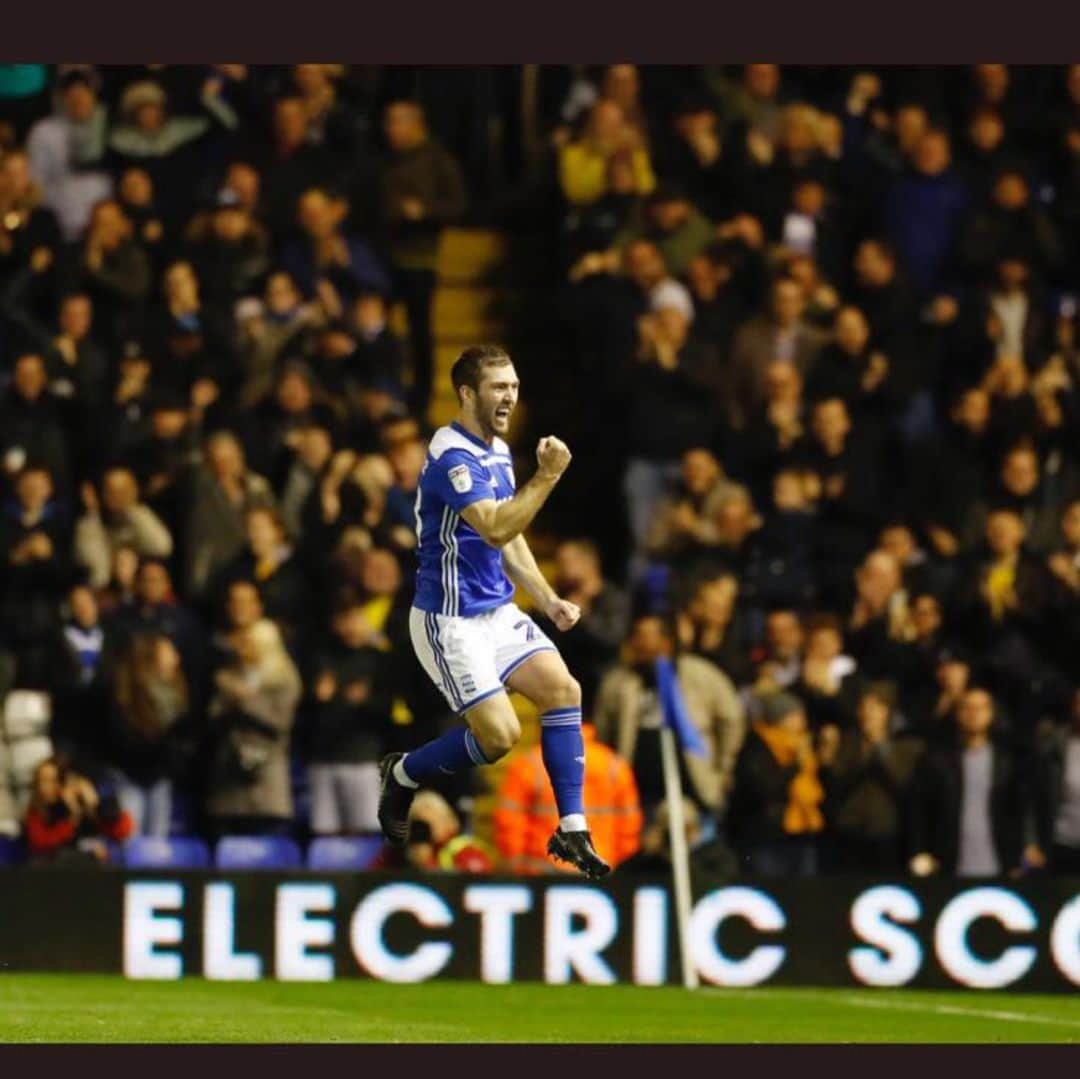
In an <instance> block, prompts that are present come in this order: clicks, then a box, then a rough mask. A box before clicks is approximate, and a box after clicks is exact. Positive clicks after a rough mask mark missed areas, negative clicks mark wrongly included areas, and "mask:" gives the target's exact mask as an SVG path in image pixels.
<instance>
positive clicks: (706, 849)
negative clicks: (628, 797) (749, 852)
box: [619, 797, 739, 882]
mask: <svg viewBox="0 0 1080 1079" xmlns="http://www.w3.org/2000/svg"><path fill="white" fill-rule="evenodd" d="M669 818H670V810H669V808H668V803H667V802H666V801H665V802H661V803H660V805H659V807H658V808H657V810H656V815H655V816H654V817H653V819H652V821H651V823H650V824H649V825H648V826H647V827H646V828H645V829H644V830H643V831H642V833H641V849H640V850H639V851H638V852H637V853H636V854H635V855H634V856H633V857H632V858H628V859H627V860H626V861H625V862H623V863H622V865H621V866H620V869H619V871H620V872H621V873H628V874H631V875H632V876H636V875H638V874H648V875H649V876H651V877H657V878H660V879H663V880H667V879H669V878H670V876H671V829H670V823H669ZM683 822H684V828H685V833H686V844H687V847H688V848H689V851H690V871H691V873H692V874H693V877H694V879H695V880H699V879H701V878H705V879H706V880H710V881H717V882H720V881H724V880H730V879H731V878H732V877H734V876H737V875H738V871H739V863H738V859H737V858H736V857H735V855H734V853H733V852H732V850H731V848H730V847H729V846H728V845H727V843H726V842H725V841H724V839H723V838H722V837H720V836H714V837H713V838H711V839H706V838H705V837H704V834H703V833H704V828H703V826H702V820H701V810H699V809H698V807H697V805H696V804H695V803H694V802H692V801H691V800H690V799H689V798H685V797H684V798H683Z"/></svg>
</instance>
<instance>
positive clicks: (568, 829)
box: [379, 345, 610, 879]
mask: <svg viewBox="0 0 1080 1079" xmlns="http://www.w3.org/2000/svg"><path fill="white" fill-rule="evenodd" d="M451 380H452V381H453V384H454V390H455V392H456V393H457V396H458V401H459V404H460V411H459V412H458V416H457V419H455V420H454V422H453V423H451V424H450V425H449V426H448V427H441V428H440V429H439V430H438V431H436V432H435V434H434V436H433V437H432V439H431V442H430V444H429V446H428V453H427V459H426V461H425V463H424V468H423V472H422V473H421V475H420V482H419V486H418V488H417V493H416V506H415V516H416V531H417V539H418V548H417V560H418V568H417V574H416V595H415V599H414V600H413V606H412V609H411V611H410V613H409V630H410V635H411V637H412V642H413V648H414V649H415V651H416V654H417V657H418V658H419V660H420V663H421V665H422V666H423V668H424V670H425V671H426V672H427V674H428V676H429V677H430V678H431V679H432V681H434V683H435V684H436V685H437V686H438V687H439V689H440V691H441V692H442V693H443V695H444V696H445V697H446V699H447V701H448V702H449V703H450V706H451V707H452V708H453V709H454V710H455V711H456V712H457V713H458V714H459V715H460V716H461V717H462V718H463V719H464V720H465V724H466V725H465V726H464V727H458V728H456V729H454V730H452V731H450V732H449V733H447V734H444V735H443V736H441V737H440V738H436V739H434V740H433V741H431V742H428V743H427V744H426V745H424V746H421V747H420V748H419V749H415V750H413V751H411V752H409V753H391V754H389V755H388V756H387V757H385V758H383V761H382V764H381V784H382V785H381V795H380V800H379V823H380V824H381V826H382V829H383V832H384V834H385V835H386V837H387V838H388V839H389V840H390V841H391V842H392V843H394V844H397V845H401V844H403V843H404V842H405V839H406V835H407V833H408V817H409V807H410V805H411V804H412V799H413V796H414V794H415V792H416V790H417V788H418V787H420V786H421V785H422V784H423V783H425V782H426V781H428V780H430V779H433V778H435V777H437V776H438V775H440V774H443V775H453V774H454V773H455V772H459V771H461V770H463V769H466V768H472V767H474V766H476V765H484V764H490V763H492V762H493V761H496V760H498V759H499V758H500V757H502V756H504V755H505V754H506V753H508V752H509V751H510V750H511V749H512V748H513V746H514V744H515V743H516V742H517V740H518V738H519V737H520V736H521V724H520V723H519V721H518V718H517V715H516V714H515V712H514V708H513V706H512V705H511V703H510V698H509V696H508V691H513V692H516V693H520V694H522V695H523V696H525V697H527V698H529V700H531V701H533V702H534V703H535V704H536V706H537V708H538V709H539V711H540V724H541V747H542V750H543V760H544V766H545V768H546V769H547V772H548V776H549V777H550V779H551V786H552V789H553V790H554V792H555V799H556V802H557V804H558V808H559V825H558V827H557V828H556V830H555V832H554V834H553V835H552V837H551V839H550V841H549V842H548V853H549V854H550V855H551V856H552V857H555V858H558V859H560V860H561V861H564V862H568V863H570V864H571V865H574V866H576V867H577V868H578V869H579V870H581V872H583V873H584V874H585V875H586V876H588V877H590V878H594V879H595V878H599V877H603V876H605V875H606V874H607V873H609V872H610V866H608V865H607V863H606V862H604V861H603V860H602V859H601V858H600V856H599V855H598V854H597V853H596V850H595V849H594V847H593V843H592V838H591V836H590V834H589V831H588V827H587V824H586V821H585V814H584V806H583V802H582V787H583V784H584V775H585V743H584V741H583V739H582V734H581V686H580V685H579V684H578V682H577V680H576V679H575V678H574V677H573V676H572V675H571V674H570V672H569V670H567V667H566V664H565V663H564V662H563V659H562V657H561V656H560V655H559V653H558V651H557V649H556V648H555V645H554V644H552V642H551V641H550V639H549V638H548V637H547V636H546V635H545V634H544V633H543V632H542V631H541V630H540V628H539V627H538V626H537V625H536V623H535V622H534V621H533V620H532V619H531V618H530V617H529V616H528V615H527V614H525V612H524V611H522V610H521V609H520V608H519V607H517V606H516V604H515V603H514V602H513V595H514V586H515V584H516V585H520V586H521V587H522V588H524V589H525V591H526V592H528V594H529V595H530V596H531V597H532V598H533V600H534V601H535V602H536V604H537V607H538V608H539V609H540V610H541V611H543V612H544V614H545V615H546V616H547V618H548V619H549V620H550V621H551V622H552V623H553V624H554V625H555V626H556V627H557V628H558V629H559V630H561V631H563V632H565V631H566V630H569V629H571V628H572V627H573V626H574V624H575V623H576V622H577V621H578V619H579V618H580V617H581V611H580V610H579V608H578V607H577V606H576V605H575V604H573V603H570V602H569V601H568V600H564V599H560V598H559V596H558V595H557V594H556V593H555V590H554V589H553V588H552V587H551V585H549V584H548V582H547V581H546V580H545V579H544V576H543V574H542V573H541V572H540V569H539V567H538V566H537V564H536V559H535V558H534V557H533V554H532V552H531V551H530V550H529V545H528V543H527V542H526V540H525V536H524V534H523V533H524V530H525V529H526V528H527V527H528V526H529V524H530V523H531V522H532V520H533V518H534V517H535V516H536V514H537V513H538V512H539V510H540V508H541V506H543V504H544V503H545V502H546V501H547V498H548V496H549V495H550V494H551V492H552V490H553V489H554V487H555V485H556V484H557V483H558V482H559V479H560V477H561V476H562V474H563V472H564V471H565V470H566V467H567V466H568V465H569V464H570V451H569V449H568V448H567V447H566V445H565V444H564V443H563V442H561V441H560V440H559V439H557V438H554V437H550V436H549V437H547V438H542V439H540V442H539V443H538V445H537V448H536V460H537V470H536V473H535V475H534V476H533V477H532V479H530V480H529V481H528V483H526V484H524V485H523V486H522V487H521V488H520V489H518V488H517V485H516V482H515V479H514V469H513V462H512V460H511V457H510V449H509V447H508V446H507V444H506V442H505V441H503V438H502V437H501V436H502V435H505V434H506V433H507V431H508V430H509V428H510V418H511V416H512V415H513V412H514V408H515V407H516V405H517V401H518V390H519V386H520V383H519V381H518V377H517V373H516V371H515V370H514V365H513V362H512V361H511V359H510V357H509V355H507V353H506V352H505V351H504V350H503V349H501V348H498V347H496V346H491V345H481V346H474V347H471V348H467V349H466V350H465V351H464V352H463V353H462V354H461V356H460V357H459V358H458V360H457V362H456V363H455V364H454V367H453V369H452V371H451Z"/></svg>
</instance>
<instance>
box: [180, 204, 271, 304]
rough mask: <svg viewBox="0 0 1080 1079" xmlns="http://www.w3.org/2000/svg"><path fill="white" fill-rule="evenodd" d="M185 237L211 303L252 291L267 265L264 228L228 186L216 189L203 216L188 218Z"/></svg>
mask: <svg viewBox="0 0 1080 1079" xmlns="http://www.w3.org/2000/svg"><path fill="white" fill-rule="evenodd" d="M186 240H187V246H188V250H189V251H190V254H191V261H192V264H193V265H194V267H195V273H196V276H197V277H198V279H199V281H200V282H202V286H203V291H204V292H205V294H206V299H207V301H208V302H209V303H211V304H212V305H214V306H221V305H224V304H230V303H234V302H235V301H236V300H238V299H240V298H241V297H243V296H248V295H251V294H252V293H254V292H255V291H256V289H255V286H256V284H257V283H258V282H259V281H260V280H261V278H262V277H263V275H264V274H265V273H266V271H267V270H268V269H269V266H270V261H269V251H268V248H269V238H268V236H267V234H266V230H265V229H264V228H263V227H262V225H260V224H259V223H258V222H257V221H256V220H255V218H254V217H253V216H252V213H251V211H250V210H249V209H248V208H247V207H246V206H245V205H244V204H243V202H242V201H241V199H240V196H239V195H238V194H237V193H236V192H235V191H233V190H232V188H229V187H223V188H221V190H220V191H218V192H217V194H216V195H215V196H214V201H213V205H212V208H211V210H210V212H209V213H208V215H207V216H206V217H205V218H203V219H201V220H200V219H199V218H196V219H195V221H193V222H192V225H191V227H189V229H188V232H187V236H186Z"/></svg>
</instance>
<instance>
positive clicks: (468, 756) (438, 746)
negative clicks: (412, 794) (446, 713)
mask: <svg viewBox="0 0 1080 1079" xmlns="http://www.w3.org/2000/svg"><path fill="white" fill-rule="evenodd" d="M489 763H490V762H489V761H488V759H487V758H486V757H485V756H484V753H483V751H482V750H481V749H480V743H479V742H477V740H476V737H475V736H474V735H473V732H472V731H470V730H469V728H468V727H455V728H454V729H453V730H452V731H448V732H447V733H446V734H444V735H441V736H440V737H439V738H433V739H432V740H431V741H430V742H428V743H427V744H426V745H422V746H421V747H420V748H419V749H414V750H413V751H412V752H411V753H407V754H406V755H405V760H404V761H402V764H401V766H402V769H403V770H404V772H405V774H406V775H407V776H408V777H409V778H410V779H411V780H413V781H414V782H416V783H423V782H424V781H425V780H428V779H434V778H436V777H437V776H440V775H444V776H452V775H453V774H454V773H455V772H462V771H464V770H465V769H466V768H473V767H475V766H476V765H478V764H489Z"/></svg>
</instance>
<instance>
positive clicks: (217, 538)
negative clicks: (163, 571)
mask: <svg viewBox="0 0 1080 1079" xmlns="http://www.w3.org/2000/svg"><path fill="white" fill-rule="evenodd" d="M273 501H274V499H273V493H272V492H271V490H270V485H269V484H268V483H267V482H266V480H265V479H263V477H262V476H258V475H256V474H255V473H254V472H251V471H249V470H248V467H247V463H246V461H245V459H244V451H243V449H242V448H241V446H240V442H239V440H238V439H237V438H236V437H235V436H234V435H232V434H230V433H229V432H227V431H219V432H216V433H215V434H213V435H211V436H210V438H208V439H207V441H206V451H205V461H204V463H203V465H202V466H201V467H200V468H199V470H198V472H197V473H196V476H195V481H194V490H193V493H192V499H191V502H190V505H189V508H188V511H187V520H186V521H185V528H184V531H185V537H186V547H185V551H186V568H185V574H184V585H185V590H186V592H187V593H188V594H189V595H190V596H191V597H192V598H194V599H198V600H201V599H204V598H206V589H207V588H208V586H209V584H210V581H211V579H212V578H213V576H214V574H215V573H217V572H218V571H219V570H221V569H224V567H225V566H226V565H228V563H229V562H230V561H231V560H232V559H233V558H235V557H236V556H237V555H238V554H239V553H240V551H241V550H242V549H243V546H244V515H245V514H246V512H247V511H248V510H249V509H251V508H252V507H254V506H268V505H272V504H273Z"/></svg>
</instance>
